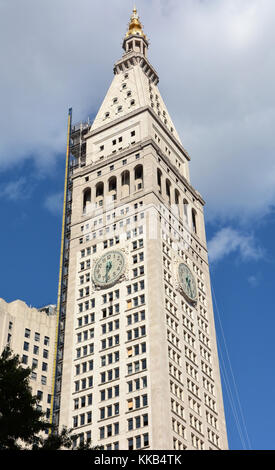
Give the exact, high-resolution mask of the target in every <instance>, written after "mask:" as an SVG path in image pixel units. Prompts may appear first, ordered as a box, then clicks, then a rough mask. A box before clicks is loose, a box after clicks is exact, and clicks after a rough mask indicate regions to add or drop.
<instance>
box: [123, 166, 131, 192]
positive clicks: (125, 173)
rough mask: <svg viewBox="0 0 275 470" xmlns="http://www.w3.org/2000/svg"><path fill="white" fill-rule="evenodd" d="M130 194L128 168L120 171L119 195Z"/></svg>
mask: <svg viewBox="0 0 275 470" xmlns="http://www.w3.org/2000/svg"><path fill="white" fill-rule="evenodd" d="M129 194H130V172H129V171H128V170H125V171H123V173H121V197H126V196H129Z"/></svg>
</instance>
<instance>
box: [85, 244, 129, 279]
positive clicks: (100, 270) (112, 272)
mask: <svg viewBox="0 0 275 470" xmlns="http://www.w3.org/2000/svg"><path fill="white" fill-rule="evenodd" d="M124 268H125V259H124V255H123V254H122V253H121V252H120V251H118V250H114V251H109V252H107V253H105V254H104V255H103V256H101V257H100V258H99V260H98V261H97V262H96V264H95V266H94V269H93V278H94V283H95V284H96V285H98V286H100V287H108V286H110V285H111V284H114V283H115V282H116V281H117V280H118V279H119V277H120V276H121V274H122V273H123V271H124Z"/></svg>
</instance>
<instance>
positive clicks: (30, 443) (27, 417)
mask: <svg viewBox="0 0 275 470" xmlns="http://www.w3.org/2000/svg"><path fill="white" fill-rule="evenodd" d="M31 372H32V370H31V369H30V368H28V367H23V366H22V365H21V362H20V359H19V356H18V355H13V354H12V351H11V349H10V348H9V347H6V348H5V349H4V351H3V353H2V355H1V357H0V450H23V449H28V450H60V449H72V448H74V449H75V450H97V449H102V448H103V447H100V446H97V447H91V444H90V443H84V444H81V445H80V446H79V447H78V448H76V447H75V446H74V445H73V444H74V441H73V436H71V431H70V430H67V429H66V428H65V427H64V428H63V429H62V430H61V431H60V432H58V431H57V430H56V429H54V428H53V427H52V426H51V424H50V423H49V422H48V421H47V420H46V419H45V413H44V412H43V411H41V409H40V408H39V406H38V405H39V399H38V397H37V396H33V395H32V390H31V387H30V385H29V380H30V374H31ZM46 430H51V432H50V433H49V435H48V436H46V437H43V436H44V433H43V431H46Z"/></svg>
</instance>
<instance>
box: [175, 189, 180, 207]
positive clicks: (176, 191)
mask: <svg viewBox="0 0 275 470" xmlns="http://www.w3.org/2000/svg"><path fill="white" fill-rule="evenodd" d="M179 203H180V193H179V191H178V189H175V204H177V205H179Z"/></svg>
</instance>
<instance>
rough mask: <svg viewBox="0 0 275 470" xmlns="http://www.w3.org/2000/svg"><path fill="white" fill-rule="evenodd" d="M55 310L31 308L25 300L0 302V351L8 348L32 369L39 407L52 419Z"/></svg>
mask: <svg viewBox="0 0 275 470" xmlns="http://www.w3.org/2000/svg"><path fill="white" fill-rule="evenodd" d="M55 332H56V308H55V306H54V305H48V306H45V307H43V308H41V309H36V308H32V307H29V306H28V305H27V304H26V303H25V302H23V301H22V300H15V301H13V302H10V303H8V302H5V300H3V299H0V351H1V352H2V351H3V350H4V348H5V347H6V346H7V345H8V346H9V347H10V348H11V350H12V352H13V353H14V354H18V355H19V358H20V360H21V363H22V365H23V367H24V366H26V367H30V368H33V371H32V373H31V376H30V386H31V388H32V391H33V395H38V397H39V398H40V403H39V406H40V407H41V409H42V410H43V411H44V412H45V413H46V416H47V417H48V418H49V417H50V407H51V396H52V378H53V364H54V351H55V348H54V345H55Z"/></svg>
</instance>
